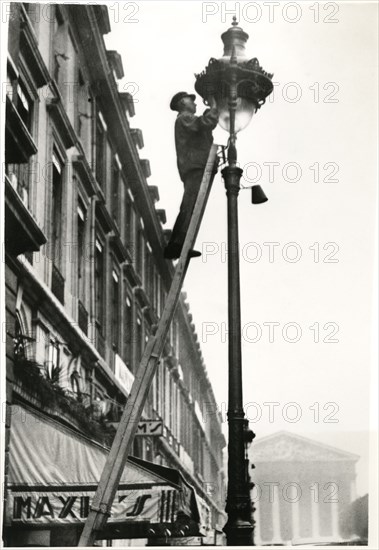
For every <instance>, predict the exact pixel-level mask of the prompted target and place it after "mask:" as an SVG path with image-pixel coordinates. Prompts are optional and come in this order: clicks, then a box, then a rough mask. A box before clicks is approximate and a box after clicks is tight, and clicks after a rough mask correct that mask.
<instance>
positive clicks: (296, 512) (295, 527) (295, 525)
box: [292, 499, 300, 541]
mask: <svg viewBox="0 0 379 550" xmlns="http://www.w3.org/2000/svg"><path fill="white" fill-rule="evenodd" d="M299 500H300V499H299ZM299 500H296V501H294V502H293V503H292V540H293V541H297V540H298V539H299V538H300V503H299Z"/></svg>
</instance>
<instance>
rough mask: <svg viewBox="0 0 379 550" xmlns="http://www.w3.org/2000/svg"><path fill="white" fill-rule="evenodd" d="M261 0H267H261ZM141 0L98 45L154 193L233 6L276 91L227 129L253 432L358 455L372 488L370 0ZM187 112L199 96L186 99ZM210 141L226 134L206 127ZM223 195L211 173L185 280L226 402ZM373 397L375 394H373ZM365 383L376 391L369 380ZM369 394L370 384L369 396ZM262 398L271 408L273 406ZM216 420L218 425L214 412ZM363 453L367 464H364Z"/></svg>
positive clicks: (170, 190)
mask: <svg viewBox="0 0 379 550" xmlns="http://www.w3.org/2000/svg"><path fill="white" fill-rule="evenodd" d="M271 4H272V3H271ZM274 4H275V5H271V6H269V4H267V3H264V4H259V5H258V3H257V2H248V3H246V2H226V3H225V2H217V3H216V2H200V1H193V0H192V1H189V2H187V1H181V2H172V1H166V2H162V1H156V0H155V1H145V0H144V1H142V2H127V3H122V2H120V3H113V4H112V5H111V6H110V8H109V15H110V21H111V28H112V30H111V33H110V34H108V35H106V36H105V40H106V45H107V48H108V49H116V50H117V51H118V52H119V53H120V54H121V56H122V60H123V65H124V72H125V77H124V78H123V79H122V80H121V81H119V88H120V91H129V92H130V93H131V94H132V95H133V98H134V101H135V109H136V116H135V117H134V118H132V119H131V121H130V123H131V126H132V127H138V128H141V129H142V131H143V135H144V142H145V147H144V149H143V150H142V151H141V152H140V156H141V157H142V158H148V159H149V160H150V164H151V170H152V176H151V177H150V178H149V184H151V185H157V186H158V187H159V193H160V202H159V203H158V204H157V208H164V209H165V210H166V213H167V224H166V225H165V228H172V225H173V223H174V221H175V218H176V215H177V213H178V208H179V204H180V201H181V196H182V184H181V182H180V179H179V175H178V173H177V168H176V155H175V146H174V123H175V116H176V114H175V113H173V112H172V111H170V109H169V102H170V99H171V97H172V96H173V95H174V93H176V92H177V91H182V90H183V91H187V92H189V93H193V92H194V82H195V78H194V74H195V73H199V72H201V71H202V70H203V69H204V68H205V66H206V65H207V63H208V61H209V58H210V57H216V58H217V57H221V56H222V53H223V45H222V41H221V38H220V35H221V33H222V32H224V31H225V30H227V29H228V28H229V27H230V24H231V20H232V16H233V15H234V14H235V15H236V16H237V19H238V21H239V23H240V26H241V27H242V28H243V29H244V30H245V31H246V32H247V33H248V34H249V36H250V38H249V41H248V43H247V46H246V53H247V56H248V58H252V57H257V58H258V60H259V62H260V64H261V65H262V66H263V68H264V69H265V70H266V71H268V72H271V73H274V77H273V82H274V94H273V95H272V96H271V98H269V99H268V100H267V102H266V104H265V105H264V106H263V107H262V109H261V110H260V111H259V112H258V113H257V114H256V115H254V117H253V119H252V122H251V123H250V125H249V126H248V127H247V128H246V129H245V130H244V131H243V132H241V134H239V135H238V141H237V149H238V161H239V163H240V166H241V167H242V168H243V169H244V176H243V179H242V180H241V184H242V185H243V186H244V187H249V186H251V185H252V184H253V183H259V184H260V185H262V187H263V188H264V190H265V193H266V195H267V196H268V198H269V201H268V202H267V203H265V204H263V205H258V206H256V205H252V204H251V201H250V190H249V189H243V190H241V192H240V197H239V224H240V260H241V304H242V327H243V334H242V351H243V389H244V406H245V413H246V415H247V417H248V419H249V421H250V427H251V428H252V429H253V430H254V431H255V432H256V434H257V436H260V437H262V436H265V435H267V434H270V433H273V432H276V431H279V430H287V431H291V432H294V433H298V434H300V435H305V436H308V437H314V438H315V439H317V440H319V441H323V442H325V443H327V444H331V445H336V446H337V447H340V448H342V449H345V450H347V451H350V452H354V453H357V454H359V455H360V456H361V457H362V458H361V460H360V461H359V463H358V495H359V494H363V493H364V492H366V491H367V490H368V478H367V472H368V434H369V431H370V429H371V430H372V431H375V430H376V427H375V425H374V424H371V427H370V383H372V379H371V377H372V373H371V374H370V369H372V366H373V359H374V349H375V340H376V336H374V330H375V306H374V303H375V302H374V298H375V296H374V294H375V288H376V283H375V258H376V256H375V249H376V246H375V245H376V204H377V187H376V162H377V153H376V136H377V126H376V115H375V112H376V111H377V68H376V67H377V54H376V51H377V30H376V19H377V5H375V4H374V3H365V2H359V3H349V2H344V3H333V2H332V3H330V2H329V3H328V4H323V3H318V2H316V3H314V2H313V3H307V2H301V3H296V2H291V3H288V2H287V3H277V5H276V3H274ZM197 105H198V114H201V113H202V111H203V108H205V107H204V106H203V104H202V100H201V98H200V97H199V98H198V100H197ZM214 136H215V141H216V142H217V143H225V141H226V139H227V134H226V133H225V132H224V131H223V130H221V129H219V128H218V129H217V130H215V132H214ZM226 223H227V220H226V197H225V190H224V184H223V181H222V178H221V175H220V174H218V175H217V176H216V179H215V181H214V184H213V189H212V193H211V197H210V199H209V203H208V205H207V210H206V213H205V216H204V219H203V224H202V227H201V230H200V232H199V235H198V239H197V243H196V248H197V249H199V250H201V251H202V257H201V258H200V259H197V260H193V261H192V262H191V264H190V268H189V271H188V274H187V278H186V281H185V284H184V289H185V290H186V292H187V293H188V301H189V303H190V310H191V313H192V314H193V319H194V322H195V325H196V330H197V333H198V335H199V339H200V341H201V349H202V353H203V356H204V359H205V363H206V367H207V371H208V374H209V377H210V380H211V383H212V385H213V388H214V393H215V396H216V400H217V403H218V406H219V409H220V411H221V412H222V414H223V416H224V417H225V412H226V408H227V406H226V403H227V373H228V364H227V247H226V227H227V226H226ZM374 396H375V394H374ZM371 398H372V395H371ZM373 405H375V397H374V401H373V400H372V399H371V408H372V407H373ZM270 411H271V413H270ZM224 428H226V424H224ZM371 466H372V464H371Z"/></svg>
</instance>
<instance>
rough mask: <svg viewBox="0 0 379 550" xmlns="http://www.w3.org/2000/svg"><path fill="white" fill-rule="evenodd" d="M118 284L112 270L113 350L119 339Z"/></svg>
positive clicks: (115, 274) (117, 346)
mask: <svg viewBox="0 0 379 550" xmlns="http://www.w3.org/2000/svg"><path fill="white" fill-rule="evenodd" d="M119 312H120V285H119V279H118V275H117V273H116V272H115V271H114V270H113V271H112V344H113V347H114V348H115V351H118V348H119V339H120V313H119Z"/></svg>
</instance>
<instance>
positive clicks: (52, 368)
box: [45, 340, 60, 384]
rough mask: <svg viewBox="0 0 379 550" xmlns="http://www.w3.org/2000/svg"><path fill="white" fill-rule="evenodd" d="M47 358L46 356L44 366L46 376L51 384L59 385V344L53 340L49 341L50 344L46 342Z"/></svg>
mask: <svg viewBox="0 0 379 550" xmlns="http://www.w3.org/2000/svg"><path fill="white" fill-rule="evenodd" d="M47 356H48V360H47V362H46V364H45V369H46V376H47V378H49V379H50V380H51V382H53V383H56V384H57V383H59V378H60V367H59V361H60V350H59V342H57V341H55V340H50V342H48V350H47Z"/></svg>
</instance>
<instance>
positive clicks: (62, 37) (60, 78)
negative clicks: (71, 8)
mask: <svg viewBox="0 0 379 550" xmlns="http://www.w3.org/2000/svg"><path fill="white" fill-rule="evenodd" d="M66 48H67V32H66V26H65V24H64V20H63V17H62V14H61V12H60V9H59V6H55V10H54V19H53V54H52V65H53V66H52V72H53V76H54V80H55V81H56V83H57V84H58V86H59V87H60V88H61V86H62V84H63V83H64V82H65V81H67V79H66V61H67V60H68V59H69V58H68V56H67V55H66ZM61 91H62V92H65V90H64V89H62V90H61ZM62 95H63V96H64V93H63V94H62Z"/></svg>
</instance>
